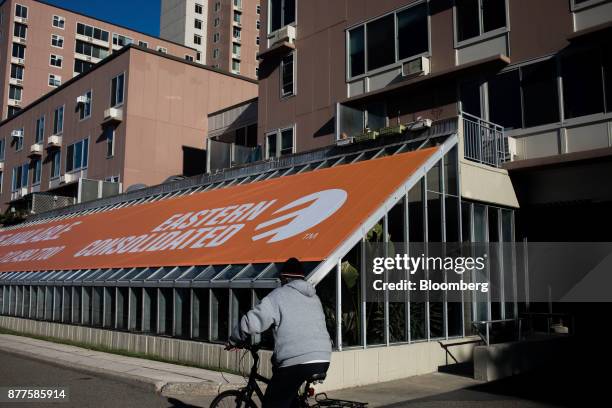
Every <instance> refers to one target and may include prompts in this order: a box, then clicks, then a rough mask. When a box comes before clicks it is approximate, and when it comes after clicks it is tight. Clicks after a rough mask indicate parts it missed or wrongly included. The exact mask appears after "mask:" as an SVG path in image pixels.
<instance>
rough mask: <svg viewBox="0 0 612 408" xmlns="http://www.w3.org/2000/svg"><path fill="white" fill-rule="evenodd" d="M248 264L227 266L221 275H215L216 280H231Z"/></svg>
mask: <svg viewBox="0 0 612 408" xmlns="http://www.w3.org/2000/svg"><path fill="white" fill-rule="evenodd" d="M245 266H246V265H244V264H241V265H231V266H230V267H229V268H226V269H225V270H224V271H223V272H222V273H220V274H219V276H217V277H215V279H214V280H215V281H223V280H231V279H232V278H233V277H234V276H236V275H237V274H238V272H240V271H241V270H243V269H244V267H245Z"/></svg>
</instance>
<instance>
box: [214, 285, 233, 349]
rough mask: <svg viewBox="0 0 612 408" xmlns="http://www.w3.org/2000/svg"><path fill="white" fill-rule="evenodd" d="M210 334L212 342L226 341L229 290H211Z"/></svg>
mask: <svg viewBox="0 0 612 408" xmlns="http://www.w3.org/2000/svg"><path fill="white" fill-rule="evenodd" d="M210 303H211V308H212V309H211V312H212V322H211V333H210V339H211V340H212V341H226V340H227V337H228V330H229V328H228V324H229V317H230V316H229V289H213V290H212V298H211V302H210Z"/></svg>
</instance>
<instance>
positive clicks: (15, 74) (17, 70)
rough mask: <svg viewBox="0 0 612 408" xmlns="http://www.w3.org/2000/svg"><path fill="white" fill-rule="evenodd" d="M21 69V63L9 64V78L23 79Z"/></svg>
mask: <svg viewBox="0 0 612 408" xmlns="http://www.w3.org/2000/svg"><path fill="white" fill-rule="evenodd" d="M23 71H24V68H23V66H22V65H17V64H11V78H13V79H19V80H21V81H23Z"/></svg>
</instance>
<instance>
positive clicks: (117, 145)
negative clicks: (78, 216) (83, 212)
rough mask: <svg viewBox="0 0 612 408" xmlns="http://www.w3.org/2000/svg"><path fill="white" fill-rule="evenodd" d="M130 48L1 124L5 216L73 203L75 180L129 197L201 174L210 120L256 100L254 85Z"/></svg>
mask: <svg viewBox="0 0 612 408" xmlns="http://www.w3.org/2000/svg"><path fill="white" fill-rule="evenodd" d="M130 47H132V48H129V49H128V48H125V49H122V50H121V51H118V52H115V53H114V54H113V55H112V56H110V57H108V58H107V59H105V60H104V61H103V62H101V63H99V64H98V65H96V66H94V67H93V68H92V69H91V70H90V71H88V72H87V73H84V74H82V75H80V76H79V77H77V78H74V79H72V80H70V81H68V82H66V83H65V84H63V85H61V86H60V87H58V88H57V89H55V90H53V91H52V92H50V93H48V94H47V95H45V96H43V97H42V98H39V99H38V100H36V101H34V102H32V103H31V104H30V105H28V106H27V107H26V108H25V109H24V110H22V111H20V112H18V113H17V114H16V115H15V116H14V117H12V118H10V119H6V120H4V121H2V122H1V123H0V135H1V137H0V159H2V161H1V162H0V163H2V206H3V208H4V209H6V208H8V207H9V206H12V205H17V203H16V202H19V201H23V199H24V197H26V196H27V197H29V196H31V195H32V194H33V193H40V192H50V191H54V192H55V193H54V194H56V195H59V196H71V197H74V198H76V199H78V198H79V196H80V194H79V191H80V190H78V189H80V188H81V187H80V184H82V183H79V180H81V179H87V180H98V181H104V180H106V181H110V182H116V183H121V184H122V185H123V186H125V188H126V189H127V188H129V187H130V186H132V185H135V184H143V185H154V184H159V183H161V182H163V181H164V180H165V179H167V178H168V177H170V176H175V175H183V174H186V173H187V174H189V173H190V170H189V167H190V166H194V165H195V166H196V167H197V166H198V165H199V166H200V168H199V170H194V171H193V172H195V173H198V172H199V173H203V172H205V157H204V155H203V151H204V149H205V135H206V133H207V128H208V121H207V115H206V112H208V111H211V112H212V111H216V110H219V109H220V108H222V107H224V106H231V105H234V104H236V103H238V102H241V101H244V100H248V99H251V98H253V97H254V96H255V95H256V93H257V84H256V82H255V81H253V80H250V79H247V78H243V77H238V76H233V75H231V74H227V73H223V72H221V71H217V70H213V69H210V68H207V67H205V66H203V65H200V64H196V63H192V62H189V61H185V60H184V59H181V58H178V57H172V56H170V55H168V54H164V53H160V52H156V51H153V50H151V49H148V48H142V47H138V46H134V45H132V46H130ZM194 152H196V153H197V152H200V154H199V155H198V154H195V156H193V157H196V159H195V160H194V159H193V158H192V159H190V157H192V156H190V155H191V154H194ZM197 157H199V159H198V158H197ZM198 163H199V164H198ZM95 197H96V196H95V195H94V197H91V198H95ZM81 198H82V199H83V200H84V199H85V197H81ZM77 201H82V200H77Z"/></svg>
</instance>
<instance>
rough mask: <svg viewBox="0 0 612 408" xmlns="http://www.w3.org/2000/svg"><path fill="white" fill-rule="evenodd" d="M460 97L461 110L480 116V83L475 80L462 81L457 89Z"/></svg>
mask: <svg viewBox="0 0 612 408" xmlns="http://www.w3.org/2000/svg"><path fill="white" fill-rule="evenodd" d="M459 94H460V97H461V111H462V112H465V113H469V114H470V115H474V116H476V117H478V118H479V117H481V109H480V84H479V83H478V82H477V81H467V82H463V83H462V84H461V86H460V89H459Z"/></svg>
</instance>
